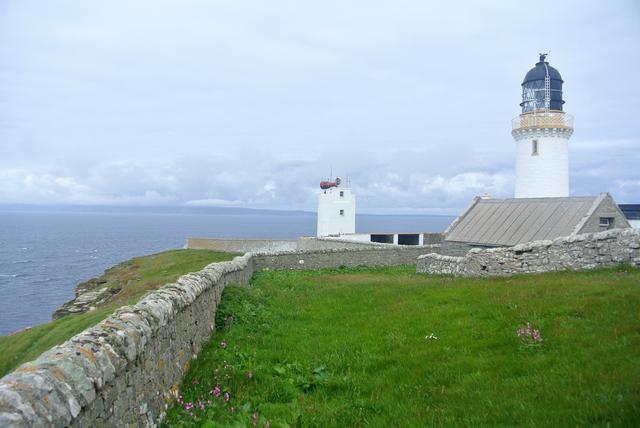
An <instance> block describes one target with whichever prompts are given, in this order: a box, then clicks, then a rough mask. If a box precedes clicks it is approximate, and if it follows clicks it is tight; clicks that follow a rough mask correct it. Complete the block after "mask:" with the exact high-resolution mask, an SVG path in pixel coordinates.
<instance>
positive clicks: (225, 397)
mask: <svg viewBox="0 0 640 428" xmlns="http://www.w3.org/2000/svg"><path fill="white" fill-rule="evenodd" d="M230 399H231V394H229V393H228V392H225V393H224V401H229V400H230Z"/></svg>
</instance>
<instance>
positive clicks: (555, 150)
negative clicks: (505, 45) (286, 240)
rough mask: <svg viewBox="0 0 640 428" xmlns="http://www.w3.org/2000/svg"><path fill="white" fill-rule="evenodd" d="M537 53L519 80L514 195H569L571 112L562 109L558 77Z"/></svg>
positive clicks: (515, 132) (515, 131) (540, 196)
mask: <svg viewBox="0 0 640 428" xmlns="http://www.w3.org/2000/svg"><path fill="white" fill-rule="evenodd" d="M546 56H547V55H546V54H540V61H539V62H538V63H537V64H536V65H535V67H533V68H532V69H531V70H529V72H528V73H527V75H526V76H525V78H524V81H523V82H522V103H521V104H520V106H521V107H522V113H521V114H520V116H518V117H516V118H515V119H513V121H512V129H513V130H512V132H511V134H512V135H513V138H514V139H515V140H516V191H515V197H516V198H550V197H567V196H569V138H570V137H571V134H573V116H571V115H569V114H566V113H564V112H563V111H562V105H563V104H564V100H563V99H562V83H563V81H562V77H561V76H560V73H559V72H558V70H556V69H555V68H553V67H551V66H550V65H549V63H548V62H547V61H546Z"/></svg>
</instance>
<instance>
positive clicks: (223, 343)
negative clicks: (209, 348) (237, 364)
mask: <svg viewBox="0 0 640 428" xmlns="http://www.w3.org/2000/svg"><path fill="white" fill-rule="evenodd" d="M220 347H221V348H222V349H227V341H226V340H223V341H222V342H220Z"/></svg>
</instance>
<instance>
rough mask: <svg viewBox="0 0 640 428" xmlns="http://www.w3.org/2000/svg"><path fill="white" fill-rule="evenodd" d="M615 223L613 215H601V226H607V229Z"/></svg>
mask: <svg viewBox="0 0 640 428" xmlns="http://www.w3.org/2000/svg"><path fill="white" fill-rule="evenodd" d="M613 225H614V218H613V217H600V227H606V228H607V229H611V228H612V227H613Z"/></svg>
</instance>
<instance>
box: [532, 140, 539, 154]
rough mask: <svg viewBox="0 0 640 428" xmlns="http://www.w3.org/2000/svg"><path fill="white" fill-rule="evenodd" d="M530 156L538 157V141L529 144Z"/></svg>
mask: <svg viewBox="0 0 640 428" xmlns="http://www.w3.org/2000/svg"><path fill="white" fill-rule="evenodd" d="M531 156H538V140H533V141H532V142H531Z"/></svg>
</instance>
